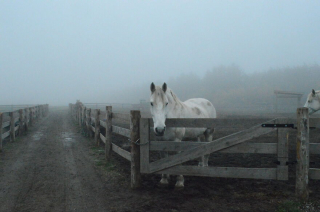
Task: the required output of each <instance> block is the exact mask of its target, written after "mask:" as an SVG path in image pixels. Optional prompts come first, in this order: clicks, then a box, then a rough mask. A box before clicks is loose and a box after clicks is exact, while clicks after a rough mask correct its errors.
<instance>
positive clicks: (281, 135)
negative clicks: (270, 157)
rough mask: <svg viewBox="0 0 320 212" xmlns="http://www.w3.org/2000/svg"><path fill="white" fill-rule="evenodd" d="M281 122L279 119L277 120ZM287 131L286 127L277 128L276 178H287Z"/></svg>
mask: <svg viewBox="0 0 320 212" xmlns="http://www.w3.org/2000/svg"><path fill="white" fill-rule="evenodd" d="M279 121H280V122H281V120H279ZM288 148H289V131H288V129H286V128H278V149H277V150H278V161H279V162H280V164H278V165H277V180H288V166H287V165H286V163H287V161H288V160H289V159H288V157H289V149H288Z"/></svg>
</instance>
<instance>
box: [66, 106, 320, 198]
mask: <svg viewBox="0 0 320 212" xmlns="http://www.w3.org/2000/svg"><path fill="white" fill-rule="evenodd" d="M70 110H71V114H72V116H73V118H74V119H75V120H77V121H78V122H79V124H80V126H84V127H85V129H87V130H88V132H90V133H88V134H93V133H94V134H95V136H94V137H95V140H96V141H97V145H100V141H101V142H103V143H104V144H105V153H106V159H109V158H110V153H111V151H113V152H115V153H117V154H118V155H120V156H122V157H123V158H125V159H126V160H129V161H130V162H131V187H132V188H137V187H139V186H140V181H141V176H140V175H141V173H142V174H149V173H156V174H173V175H190V176H206V177H228V178H249V179H274V180H288V164H289V161H288V159H289V149H288V146H289V145H288V144H289V143H288V138H289V136H288V133H289V129H288V128H272V127H270V128H266V127H262V124H260V125H255V126H253V127H251V128H247V129H245V130H242V131H240V132H237V133H234V134H231V135H228V136H225V137H222V138H219V139H216V140H214V141H212V142H175V141H153V140H150V128H152V126H153V121H152V119H149V118H141V114H140V112H139V111H130V115H129V114H121V113H113V112H112V107H111V106H107V107H106V113H105V117H103V118H104V119H103V120H101V119H102V117H100V110H99V109H96V110H94V111H93V112H92V111H91V109H90V108H86V107H84V106H83V105H81V103H80V102H78V103H77V104H70ZM91 112H92V114H93V115H94V117H93V115H92V114H91ZM257 120H258V119H257ZM115 121H121V122H123V123H126V124H129V123H130V129H126V128H123V127H120V126H116V125H115V124H113V122H115ZM239 121H240V120H239V119H167V120H166V126H167V127H192V128H195V127H196V128H207V127H214V128H215V129H219V128H228V127H234V126H239V124H235V123H237V122H239ZM250 123H251V124H252V119H250V120H244V119H241V124H243V125H248V124H250ZM264 124H273V125H276V124H281V125H282V126H283V125H285V124H291V126H292V125H293V126H294V128H295V129H297V166H296V169H297V177H296V196H297V197H298V198H299V199H302V200H306V199H308V195H309V194H308V180H309V179H314V180H319V179H320V168H309V156H310V154H318V155H319V154H320V144H319V143H309V128H310V127H311V128H320V118H309V117H308V115H307V108H298V110H297V119H293V118H276V119H273V120H269V121H266V122H265V121H264ZM100 127H101V128H104V129H105V134H103V133H101V132H100ZM274 131H277V142H275V143H260V142H258V137H259V136H261V135H264V134H267V133H270V132H274ZM112 133H115V134H118V135H121V136H125V137H127V138H129V139H130V141H132V142H131V143H130V145H131V151H130V152H129V151H127V150H125V149H123V148H121V147H120V146H118V145H116V144H115V143H113V142H112V137H111V134H112ZM248 140H250V142H246V141H248ZM139 144H141V145H139ZM151 151H168V152H177V154H175V155H171V156H169V157H167V158H162V159H159V160H156V161H152V162H151V160H150V152H151ZM213 152H219V153H223V154H237V153H245V154H274V155H276V156H277V160H278V161H277V165H275V167H274V168H244V167H198V166H194V165H181V164H182V163H184V162H187V161H190V160H194V159H196V158H198V157H201V156H203V155H207V154H210V153H213Z"/></svg>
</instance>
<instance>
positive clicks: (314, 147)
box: [310, 143, 320, 155]
mask: <svg viewBox="0 0 320 212" xmlns="http://www.w3.org/2000/svg"><path fill="white" fill-rule="evenodd" d="M311 154H313V155H320V143H311V144H310V155H311Z"/></svg>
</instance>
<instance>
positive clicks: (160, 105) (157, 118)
mask: <svg viewBox="0 0 320 212" xmlns="http://www.w3.org/2000/svg"><path fill="white" fill-rule="evenodd" d="M150 90H151V96H150V111H151V115H152V119H153V124H154V127H153V129H154V133H155V134H156V136H163V135H164V131H165V130H166V124H165V122H166V118H167V112H168V108H167V106H168V103H169V102H168V98H167V95H166V91H167V84H166V83H164V84H163V85H162V87H160V86H155V85H154V84H153V83H151V86H150Z"/></svg>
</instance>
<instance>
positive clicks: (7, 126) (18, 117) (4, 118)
mask: <svg viewBox="0 0 320 212" xmlns="http://www.w3.org/2000/svg"><path fill="white" fill-rule="evenodd" d="M20 106H21V105H19V109H14V110H11V111H10V112H0V152H1V151H2V143H3V140H4V139H6V138H10V141H11V142H13V141H15V138H16V135H21V134H22V132H23V131H27V130H28V127H29V126H31V125H32V124H33V122H34V121H35V120H37V119H39V118H41V117H44V116H46V115H47V114H48V111H49V105H48V104H46V105H37V106H32V107H24V108H23V107H20ZM0 107H2V106H0Z"/></svg>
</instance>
